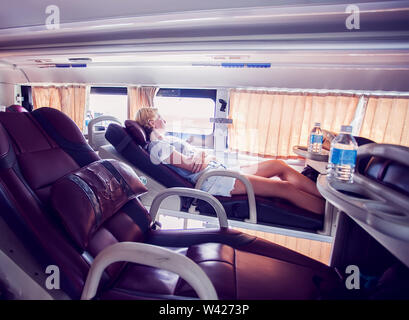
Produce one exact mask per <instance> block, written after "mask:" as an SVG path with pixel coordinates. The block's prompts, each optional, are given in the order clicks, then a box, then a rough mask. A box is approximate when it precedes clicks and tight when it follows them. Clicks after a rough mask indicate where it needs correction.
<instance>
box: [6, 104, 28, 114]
mask: <svg viewBox="0 0 409 320" xmlns="http://www.w3.org/2000/svg"><path fill="white" fill-rule="evenodd" d="M6 112H28V111H27V109H26V108H24V107H22V106H19V105H18V104H12V105H11V106H8V107H7V108H6Z"/></svg>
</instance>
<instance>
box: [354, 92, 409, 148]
mask: <svg viewBox="0 0 409 320" xmlns="http://www.w3.org/2000/svg"><path fill="white" fill-rule="evenodd" d="M360 135H361V136H363V137H366V138H369V139H371V140H374V141H375V142H378V143H391V144H399V145H403V146H409V99H407V98H384V97H370V98H369V99H368V104H367V107H366V112H365V116H364V120H363V123H362V127H361V131H360Z"/></svg>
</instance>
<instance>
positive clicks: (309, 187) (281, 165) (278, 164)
mask: <svg viewBox="0 0 409 320" xmlns="http://www.w3.org/2000/svg"><path fill="white" fill-rule="evenodd" d="M240 170H241V171H242V172H243V173H245V174H249V175H255V176H260V177H265V178H271V177H279V178H280V179H281V180H284V181H288V182H290V183H291V184H292V185H294V186H295V187H297V188H298V189H300V190H302V191H305V192H308V193H310V194H312V195H314V196H317V197H321V194H320V193H319V191H318V189H317V186H316V184H315V183H314V182H313V181H311V180H310V179H309V178H307V177H306V176H304V175H303V174H301V173H299V172H298V171H297V170H295V169H293V168H291V167H290V166H289V165H287V164H286V163H285V162H284V161H281V160H267V161H262V162H259V163H257V164H253V165H250V166H244V167H241V168H240Z"/></svg>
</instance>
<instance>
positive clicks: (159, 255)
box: [81, 242, 218, 300]
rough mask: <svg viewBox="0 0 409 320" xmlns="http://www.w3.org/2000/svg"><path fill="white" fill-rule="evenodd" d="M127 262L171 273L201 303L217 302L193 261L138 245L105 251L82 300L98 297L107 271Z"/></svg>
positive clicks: (93, 268) (122, 244)
mask: <svg viewBox="0 0 409 320" xmlns="http://www.w3.org/2000/svg"><path fill="white" fill-rule="evenodd" d="M120 261H126V262H133V263H138V264H142V265H146V266H151V267H155V268H160V269H163V270H167V271H171V272H174V273H176V274H177V275H179V276H180V277H181V278H183V279H184V280H185V281H186V282H187V283H188V284H189V285H190V286H191V287H192V288H193V289H194V290H195V292H196V293H197V295H198V296H199V298H200V299H203V300H217V299H218V297H217V293H216V290H215V288H214V286H213V284H212V282H211V281H210V279H209V277H208V276H207V275H206V273H205V272H204V271H203V270H202V269H201V268H200V267H199V266H198V265H197V264H196V263H194V262H193V261H192V260H191V259H189V258H187V257H186V256H184V255H182V254H180V253H177V252H174V251H171V250H169V249H165V248H161V247H157V246H153V245H149V244H145V243H136V242H120V243H116V244H113V245H111V246H109V247H107V248H105V249H104V250H102V251H101V252H100V253H99V254H98V255H97V257H96V258H95V260H94V261H93V263H92V265H91V268H90V270H89V272H88V276H87V280H86V282H85V286H84V290H83V292H82V295H81V300H90V299H92V298H93V297H95V294H96V293H97V289H98V285H99V282H100V279H101V276H102V273H103V272H104V270H105V268H106V267H108V266H109V265H111V264H112V263H115V262H120Z"/></svg>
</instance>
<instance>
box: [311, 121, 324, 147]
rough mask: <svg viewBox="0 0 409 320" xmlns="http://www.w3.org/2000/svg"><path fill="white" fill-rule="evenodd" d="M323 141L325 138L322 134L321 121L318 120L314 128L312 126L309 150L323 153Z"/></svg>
mask: <svg viewBox="0 0 409 320" xmlns="http://www.w3.org/2000/svg"><path fill="white" fill-rule="evenodd" d="M323 141H324V138H323V135H322V130H321V123H319V122H316V123H315V124H314V128H312V130H311V133H310V141H309V144H308V152H312V153H321V150H322V142H323Z"/></svg>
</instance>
